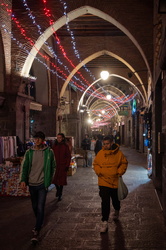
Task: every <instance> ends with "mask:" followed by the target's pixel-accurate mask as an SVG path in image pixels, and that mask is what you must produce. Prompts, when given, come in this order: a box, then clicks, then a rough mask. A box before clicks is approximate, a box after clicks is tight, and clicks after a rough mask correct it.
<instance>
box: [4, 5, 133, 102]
mask: <svg viewBox="0 0 166 250" xmlns="http://www.w3.org/2000/svg"><path fill="white" fill-rule="evenodd" d="M7 12H8V13H9V15H11V13H12V12H11V10H9V9H7ZM11 16H12V20H14V21H15V23H16V25H17V27H18V28H19V29H20V31H21V34H22V35H23V36H24V37H25V39H26V40H28V41H29V43H30V44H31V46H34V42H33V40H32V39H31V38H29V37H27V36H26V32H25V29H23V28H22V27H21V25H20V23H19V21H18V20H17V18H15V17H14V16H13V15H11ZM13 40H16V39H14V38H13ZM17 44H18V45H19V47H22V48H23V49H25V48H24V47H23V45H22V44H21V43H19V42H18V41H17ZM27 53H29V52H27ZM38 53H39V54H40V55H41V56H42V57H43V58H44V59H45V60H48V59H49V57H48V56H44V55H42V54H41V53H40V52H39V51H38ZM35 59H37V60H38V61H39V62H41V63H42V64H43V65H45V66H46V68H47V69H48V70H50V71H51V72H52V73H54V74H56V73H57V72H55V71H53V70H51V69H50V68H49V67H48V65H47V64H45V63H44V62H43V61H41V60H39V58H35ZM50 63H51V62H50ZM51 64H52V66H53V67H56V65H54V64H53V63H51ZM58 70H59V69H58ZM60 72H61V73H62V71H60ZM57 76H58V77H60V78H61V79H63V80H65V79H64V78H62V77H61V76H59V75H57ZM65 77H66V75H65ZM78 86H79V85H78ZM78 86H77V88H78ZM79 88H80V86H79ZM82 91H83V90H82ZM88 94H89V93H88ZM119 98H120V97H119ZM132 99H133V98H132ZM130 101H131V100H130ZM123 102H124V101H123Z"/></svg>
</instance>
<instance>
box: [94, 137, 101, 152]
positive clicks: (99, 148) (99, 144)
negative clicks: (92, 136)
mask: <svg viewBox="0 0 166 250" xmlns="http://www.w3.org/2000/svg"><path fill="white" fill-rule="evenodd" d="M101 149H102V135H100V134H99V135H97V140H96V144H95V148H94V151H95V155H97V153H98V152H99V151H100V150H101Z"/></svg>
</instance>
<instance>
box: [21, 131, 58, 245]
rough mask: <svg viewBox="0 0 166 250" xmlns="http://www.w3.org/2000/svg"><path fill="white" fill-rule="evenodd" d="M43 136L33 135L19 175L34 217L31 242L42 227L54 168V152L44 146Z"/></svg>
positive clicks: (40, 134)
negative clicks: (34, 222) (27, 189)
mask: <svg viewBox="0 0 166 250" xmlns="http://www.w3.org/2000/svg"><path fill="white" fill-rule="evenodd" d="M44 140H45V134H44V133H43V132H41V131H39V132H37V133H36V134H35V135H34V143H35V145H34V146H32V147H31V148H30V149H28V150H27V151H26V152H25V155H24V158H23V161H22V164H21V173H20V179H21V181H20V186H21V188H22V189H23V190H24V189H25V188H26V186H27V185H28V186H29V192H30V196H31V202H32V208H33V211H34V214H35V217H36V224H35V227H34V228H33V230H32V232H33V237H32V239H31V241H32V242H37V241H38V236H39V232H40V230H41V227H42V225H43V220H44V209H45V202H46V196H47V191H48V187H49V186H50V184H51V182H52V178H53V174H54V170H55V166H56V162H55V157H54V152H53V150H52V149H51V148H49V147H48V146H47V145H45V144H44Z"/></svg>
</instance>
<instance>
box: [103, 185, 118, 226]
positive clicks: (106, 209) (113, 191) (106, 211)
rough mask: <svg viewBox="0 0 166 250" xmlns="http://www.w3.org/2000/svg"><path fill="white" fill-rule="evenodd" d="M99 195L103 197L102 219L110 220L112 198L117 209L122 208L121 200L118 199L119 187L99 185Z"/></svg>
mask: <svg viewBox="0 0 166 250" xmlns="http://www.w3.org/2000/svg"><path fill="white" fill-rule="evenodd" d="M99 195H100V197H101V212H102V221H108V219H109V215H110V198H111V199H112V205H113V208H114V209H115V210H118V211H119V210H120V201H119V200H118V194H117V188H109V187H104V186H99Z"/></svg>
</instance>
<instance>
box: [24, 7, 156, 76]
mask: <svg viewBox="0 0 166 250" xmlns="http://www.w3.org/2000/svg"><path fill="white" fill-rule="evenodd" d="M87 13H89V14H93V15H95V16H98V17H100V18H102V19H104V20H106V21H108V22H110V23H112V24H113V25H115V26H116V27H117V28H119V29H120V30H122V31H123V32H124V33H125V34H126V35H127V36H128V37H129V38H130V40H131V41H132V42H133V43H134V45H135V46H136V47H137V49H138V50H139V52H140V54H141V55H142V58H143V59H144V62H145V64H146V66H147V69H148V71H149V74H150V77H151V71H150V67H149V64H148V61H147V59H146V56H145V54H144V52H143V50H142V48H141V47H140V45H139V44H138V42H137V40H136V39H135V38H134V37H133V35H132V34H131V33H130V32H129V31H128V30H127V29H126V28H125V27H124V26H123V25H122V24H120V23H119V22H118V21H116V20H115V19H114V18H112V17H111V16H109V15H108V14H106V13H104V12H103V11H101V10H99V9H96V8H94V7H91V6H82V7H80V8H78V9H75V10H73V11H71V12H69V13H68V14H67V16H68V20H69V21H72V20H74V19H75V18H77V17H79V16H81V15H84V14H87ZM65 23H66V16H63V17H61V18H59V19H58V20H57V21H56V22H55V23H54V24H53V25H52V26H50V27H49V28H47V29H46V30H45V32H43V34H42V35H41V36H40V37H39V38H38V40H37V41H36V43H35V45H34V46H33V48H32V49H31V52H30V53H29V55H28V57H27V58H26V61H25V63H24V65H23V68H22V71H21V75H22V76H25V77H28V75H29V71H30V68H31V66H32V63H33V61H34V57H35V56H36V55H37V53H38V51H39V50H40V48H41V47H42V45H43V44H44V42H45V41H46V40H47V39H48V38H49V37H50V36H51V35H52V34H53V32H54V31H56V30H58V29H59V28H61V27H62V26H63V25H64V24H65Z"/></svg>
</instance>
